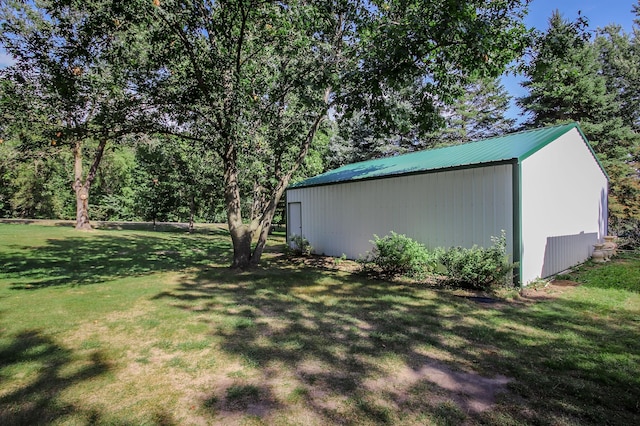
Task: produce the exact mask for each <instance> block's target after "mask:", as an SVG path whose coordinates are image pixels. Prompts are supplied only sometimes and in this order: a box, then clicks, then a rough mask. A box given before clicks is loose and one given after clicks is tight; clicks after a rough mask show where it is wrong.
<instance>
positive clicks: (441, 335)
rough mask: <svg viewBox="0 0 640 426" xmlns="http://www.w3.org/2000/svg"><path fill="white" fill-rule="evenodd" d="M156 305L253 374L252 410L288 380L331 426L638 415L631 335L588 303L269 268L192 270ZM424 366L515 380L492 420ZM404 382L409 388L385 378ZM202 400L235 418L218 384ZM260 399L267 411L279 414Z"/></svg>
mask: <svg viewBox="0 0 640 426" xmlns="http://www.w3.org/2000/svg"><path fill="white" fill-rule="evenodd" d="M156 299H158V300H167V301H168V302H169V303H170V304H171V305H173V306H174V307H176V308H178V309H183V310H186V311H190V312H192V313H193V314H194V315H198V318H200V320H201V321H208V322H209V324H210V329H211V333H212V334H213V335H215V336H217V337H218V338H221V339H222V343H221V347H222V349H223V350H224V351H225V352H227V353H229V354H233V355H235V356H237V357H239V358H240V359H241V360H242V361H243V363H244V365H246V366H249V367H250V368H253V369H255V370H256V371H259V372H262V379H260V380H258V381H253V382H251V386H254V387H257V388H258V390H257V391H256V392H255V394H254V397H255V399H256V400H257V401H258V402H259V400H260V395H273V394H274V393H276V392H275V390H276V388H277V384H276V383H277V380H274V379H273V375H274V374H275V375H282V376H283V377H291V376H292V377H294V378H295V379H294V381H295V383H297V387H296V388H295V389H293V390H292V391H291V392H292V396H291V397H292V398H293V396H294V395H293V393H296V394H298V395H300V398H301V399H302V401H303V403H302V404H303V405H304V406H305V407H306V408H305V409H310V410H312V411H313V412H314V413H315V414H316V415H317V416H319V417H320V418H322V419H324V421H327V422H331V423H344V424H358V423H375V424H388V423H394V422H398V421H401V420H402V419H403V418H412V419H417V420H416V421H419V419H422V420H424V421H427V422H439V421H440V420H438V419H441V417H442V416H443V415H444V416H445V417H446V418H445V420H443V421H445V422H448V421H452V419H454V421H458V420H460V422H469V421H470V422H476V421H477V422H489V423H491V422H498V421H502V420H504V421H507V422H512V423H513V422H515V423H562V422H569V423H572V422H573V423H580V424H607V423H616V424H632V423H634V422H635V421H636V420H637V419H638V418H639V417H638V416H639V415H640V406H639V405H638V401H640V366H639V365H640V364H638V360H639V358H638V357H639V355H638V354H640V332H639V331H638V329H637V327H636V328H634V327H631V326H630V325H629V323H622V322H618V321H612V320H611V318H608V317H606V316H603V317H599V316H597V315H590V314H589V312H592V311H593V310H594V309H595V304H593V303H589V302H581V301H575V300H562V299H558V300H555V301H545V302H538V303H537V304H534V305H509V304H506V303H503V304H498V305H497V306H486V304H485V305H482V304H478V303H476V302H474V301H473V300H466V299H461V298H458V297H454V296H451V295H448V294H445V293H437V292H433V291H430V290H428V289H425V288H424V287H421V286H420V285H405V284H397V283H389V282H382V281H370V280H367V279H365V278H363V277H359V276H352V275H346V274H337V273H331V272H323V271H318V270H314V269H308V268H298V269H293V268H288V267H286V266H284V265H283V264H277V263H271V264H270V265H269V266H268V267H265V268H263V269H258V270H254V271H250V272H246V273H237V274H229V273H228V271H227V270H223V269H210V270H208V271H201V272H200V273H199V274H197V276H195V277H194V279H193V280H192V281H188V282H184V283H182V284H181V286H180V287H179V288H178V289H176V290H175V291H171V292H164V293H161V294H159V295H158V296H157V297H156ZM207 318H209V320H207ZM389 365H393V367H389ZM425 366H428V367H429V368H430V369H431V370H429V369H427V370H426V371H436V370H437V371H440V372H441V373H443V374H449V375H450V376H452V377H455V376H459V375H460V373H458V372H469V371H474V372H477V373H480V374H481V375H483V376H484V377H488V378H491V377H494V376H495V375H496V374H500V375H503V376H506V377H508V378H510V379H511V383H510V384H509V393H508V394H506V395H504V396H501V397H500V404H499V405H497V406H495V407H494V408H493V409H492V410H490V411H486V412H480V411H478V412H472V410H471V409H470V407H472V406H473V404H471V403H470V401H469V399H470V398H471V397H470V395H468V394H465V392H464V391H452V390H451V389H450V388H447V387H445V386H442V385H439V384H438V383H437V382H435V381H434V380H433V379H432V378H430V377H428V375H427V376H424V375H423V376H420V372H421V371H425ZM434 369H435V370H434ZM393 371H395V373H393ZM390 372H391V373H390ZM452 372H453V373H452ZM405 373H406V374H408V375H410V376H412V377H415V380H406V381H402V380H400V381H398V382H393V380H392V378H393V377H394V374H395V375H396V376H401V375H402V374H405ZM385 382H386V383H385ZM237 385H238V384H237V383H234V384H233V385H231V386H237ZM390 386H391V387H394V386H395V388H394V389H391V390H392V391H391V390H390ZM227 389H228V387H227ZM208 401H215V403H208V404H205V403H203V405H205V406H207V407H210V408H211V407H212V411H214V412H215V414H216V415H217V416H222V418H224V417H225V416H230V415H232V414H234V407H233V405H232V404H231V405H230V404H228V403H226V402H225V401H227V397H226V396H225V388H224V387H223V388H219V389H217V390H215V391H212V394H211V397H210V398H209V399H208ZM451 401H454V402H455V404H454V405H453V407H458V408H457V409H455V410H451V409H450V408H451ZM258 402H256V404H257V403H258ZM471 402H472V401H471ZM262 403H263V405H264V406H265V407H267V408H265V409H264V410H263V411H264V415H268V414H269V413H270V412H275V411H276V410H277V409H278V407H277V406H276V405H271V406H270V404H269V402H268V401H266V402H265V401H262ZM269 407H271V408H270V409H268V408H269ZM447 407H449V408H447ZM236 411H240V412H241V411H242V407H240V408H238V409H237V410H236ZM443 413H445V414H443ZM235 414H237V413H235ZM425 419H426V420H425ZM455 419H457V420H455Z"/></svg>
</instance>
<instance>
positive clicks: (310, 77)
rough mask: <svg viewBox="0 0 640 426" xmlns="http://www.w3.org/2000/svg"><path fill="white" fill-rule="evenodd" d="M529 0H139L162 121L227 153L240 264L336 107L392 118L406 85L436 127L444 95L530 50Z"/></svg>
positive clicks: (384, 120) (254, 255)
mask: <svg viewBox="0 0 640 426" xmlns="http://www.w3.org/2000/svg"><path fill="white" fill-rule="evenodd" d="M527 3H528V1H527V0H493V1H487V0H472V1H466V2H460V1H458V0H410V1H406V0H403V1H400V0H392V1H375V0H374V1H357V0H329V1H319V0H318V1H314V0H292V1H257V0H234V1H225V0H221V1H208V0H195V1H189V2H186V1H176V0H155V1H153V2H151V1H142V0H140V1H139V2H137V3H136V4H137V5H138V7H139V8H140V9H141V10H144V11H146V12H147V15H146V16H147V17H149V18H150V19H149V20H148V21H147V24H146V26H147V28H148V31H147V32H146V33H145V36H144V37H142V38H141V39H140V42H139V46H140V47H141V51H144V54H141V55H140V58H141V65H140V67H139V71H140V74H139V79H138V85H137V87H136V90H137V91H138V92H140V93H145V94H146V95H147V96H148V99H149V100H150V102H152V103H153V104H154V105H155V106H156V111H155V113H156V114H157V116H156V117H157V121H159V122H160V123H162V124H163V125H164V127H165V129H164V130H163V131H165V132H168V133H176V134H180V135H182V136H184V137H187V138H191V139H193V140H198V141H201V142H202V143H204V144H205V146H207V147H208V149H211V150H213V151H215V152H216V153H217V154H218V155H219V157H220V158H221V160H222V164H223V170H224V197H225V205H226V210H227V222H228V225H229V231H230V234H231V239H232V242H233V248H234V257H233V264H232V266H234V267H241V268H242V267H246V266H248V265H250V264H257V263H258V262H259V260H260V257H261V254H262V251H263V249H264V245H265V242H266V238H267V234H268V231H269V228H270V226H271V222H272V219H273V215H274V212H275V210H276V206H277V204H278V201H279V200H280V198H281V197H282V195H283V193H284V191H285V189H286V187H287V185H288V184H289V182H290V181H291V179H292V177H293V176H294V174H295V173H296V171H297V170H299V169H300V167H301V165H302V164H303V162H304V159H305V157H306V156H307V154H308V153H309V152H310V150H312V149H313V147H314V140H315V136H316V133H317V132H318V129H319V128H320V127H321V123H322V121H323V120H324V119H325V118H326V116H327V114H328V112H329V111H336V113H338V114H345V115H348V114H349V113H350V112H351V111H358V113H359V114H361V115H362V117H363V118H364V119H365V120H367V121H368V122H369V123H372V124H376V128H379V129H380V130H381V131H383V130H393V126H394V123H396V120H394V117H393V114H395V113H396V112H397V110H396V109H394V108H387V106H388V105H387V104H388V100H389V99H390V98H392V97H395V99H398V100H399V101H401V102H398V104H402V103H403V102H404V103H408V104H410V106H411V108H410V109H407V111H410V112H411V114H410V115H409V116H408V119H409V120H411V121H412V122H414V123H416V124H417V128H418V129H419V130H421V131H424V132H426V131H429V130H432V128H433V127H434V125H435V124H436V122H437V111H436V108H435V107H434V99H446V98H447V97H451V96H452V92H453V88H455V87H460V85H461V84H463V83H464V82H465V81H466V80H467V79H468V78H470V77H472V76H497V75H498V74H500V73H501V72H502V71H503V69H504V67H505V66H506V64H508V63H509V62H510V61H512V60H513V59H514V58H516V57H517V55H519V54H520V52H521V51H522V49H523V47H524V45H525V43H526V37H525V35H526V31H525V29H524V27H523V24H522V16H523V13H524V10H523V8H524V7H525V6H526V4H527ZM143 63H144V65H142V64H143ZM411 85H414V86H416V87H417V90H415V91H412V93H411V95H410V96H408V95H409V94H408V93H405V92H404V91H403V90H404V88H406V87H408V86H411ZM398 96H399V98H398ZM394 102H395V101H394ZM243 182H251V183H252V184H251V185H250V187H247V186H246V185H243ZM256 236H257V243H256V245H255V247H252V241H253V240H254V237H256Z"/></svg>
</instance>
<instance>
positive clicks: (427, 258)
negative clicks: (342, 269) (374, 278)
mask: <svg viewBox="0 0 640 426" xmlns="http://www.w3.org/2000/svg"><path fill="white" fill-rule="evenodd" d="M374 238H375V240H374V241H371V242H372V243H373V245H374V247H373V250H372V252H371V253H370V254H369V255H368V256H367V257H366V258H365V259H364V261H363V262H362V263H363V267H364V269H365V270H366V271H375V272H377V273H379V274H382V275H389V276H397V275H408V276H412V277H422V276H424V275H425V274H427V273H429V272H432V271H433V270H434V269H435V266H436V264H437V258H438V254H437V253H436V252H430V251H429V250H427V249H426V248H425V246H423V245H422V244H420V243H418V242H417V241H414V240H412V239H411V238H409V237H407V236H406V235H401V234H396V233H395V232H393V231H392V232H391V234H389V235H387V236H385V237H382V238H379V237H378V236H377V235H374Z"/></svg>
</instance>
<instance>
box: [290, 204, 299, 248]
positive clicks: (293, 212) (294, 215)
mask: <svg viewBox="0 0 640 426" xmlns="http://www.w3.org/2000/svg"><path fill="white" fill-rule="evenodd" d="M288 207H289V209H288V212H287V241H289V244H291V238H292V237H293V236H294V235H299V236H301V237H302V203H289V206H288Z"/></svg>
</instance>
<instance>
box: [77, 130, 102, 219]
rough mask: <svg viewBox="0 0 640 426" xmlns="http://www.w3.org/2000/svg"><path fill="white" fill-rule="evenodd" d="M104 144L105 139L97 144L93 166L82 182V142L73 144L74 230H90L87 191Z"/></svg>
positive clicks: (100, 158)
mask: <svg viewBox="0 0 640 426" xmlns="http://www.w3.org/2000/svg"><path fill="white" fill-rule="evenodd" d="M106 144H107V140H106V139H103V140H101V141H100V143H99V144H98V149H97V150H96V155H95V157H94V159H93V164H91V168H90V169H89V173H88V174H87V178H86V179H84V182H83V179H82V142H81V141H76V142H75V143H74V144H73V160H74V165H73V174H74V179H73V190H74V192H75V193H76V229H79V230H85V231H88V230H91V223H90V222H89V191H90V190H91V184H92V183H93V180H94V179H95V177H96V173H97V172H98V166H99V165H100V160H102V154H104V147H105V146H106Z"/></svg>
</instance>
